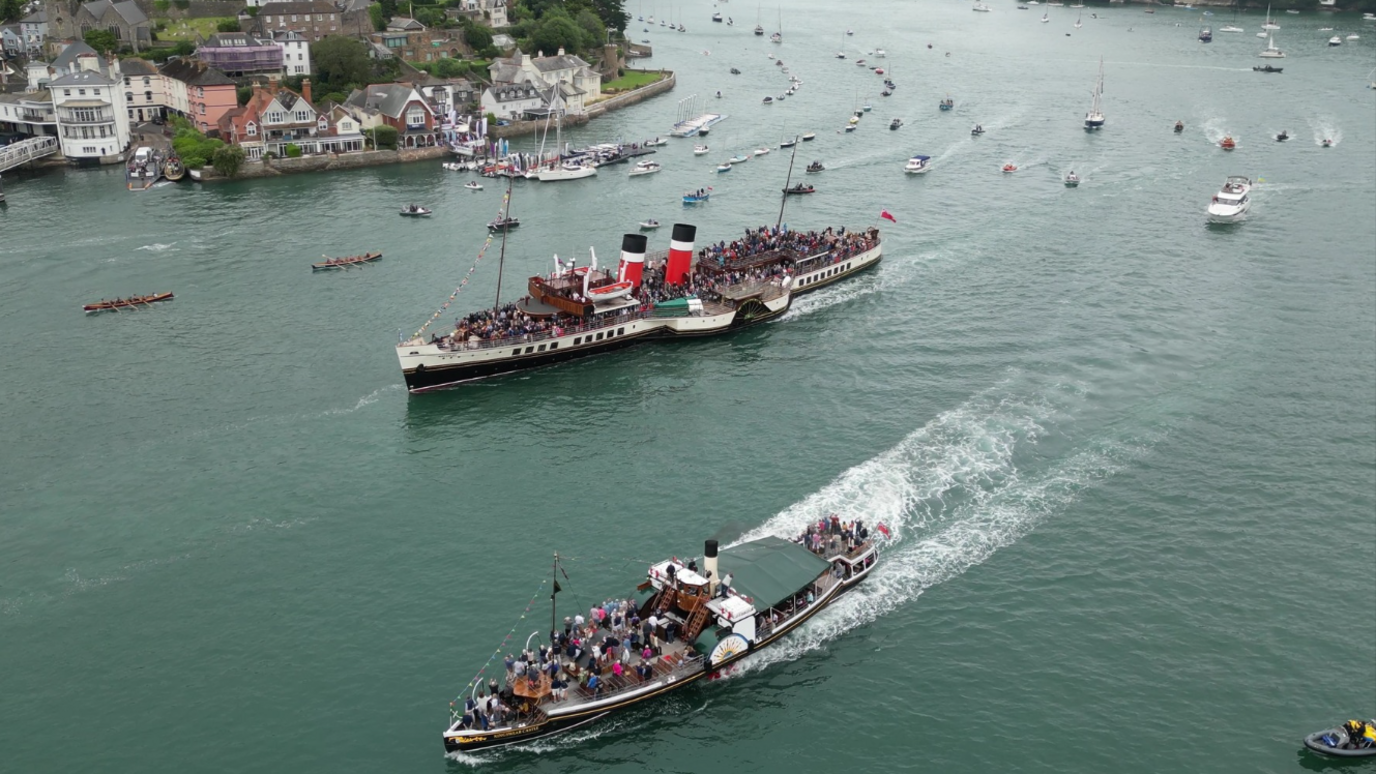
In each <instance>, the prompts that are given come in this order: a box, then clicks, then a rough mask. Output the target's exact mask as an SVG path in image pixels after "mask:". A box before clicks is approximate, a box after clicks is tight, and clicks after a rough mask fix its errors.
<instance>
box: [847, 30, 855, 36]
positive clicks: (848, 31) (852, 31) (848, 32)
mask: <svg viewBox="0 0 1376 774" xmlns="http://www.w3.org/2000/svg"><path fill="white" fill-rule="evenodd" d="M846 34H847V35H854V34H855V30H846Z"/></svg>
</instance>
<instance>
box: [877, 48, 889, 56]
mask: <svg viewBox="0 0 1376 774" xmlns="http://www.w3.org/2000/svg"><path fill="white" fill-rule="evenodd" d="M886 56H888V54H886V53H884V49H882V48H876V49H875V50H874V58H875V59H883V58H884V57H886Z"/></svg>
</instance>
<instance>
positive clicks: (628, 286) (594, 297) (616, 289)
mask: <svg viewBox="0 0 1376 774" xmlns="http://www.w3.org/2000/svg"><path fill="white" fill-rule="evenodd" d="M634 289H635V283H634V282H631V281H630V280H622V281H620V282H613V283H612V284H610V285H603V286H602V287H598V288H588V300H589V301H592V302H593V303H594V304H596V303H599V302H604V301H614V300H616V299H618V298H622V297H623V296H628V295H630V294H631V291H632V290H634Z"/></svg>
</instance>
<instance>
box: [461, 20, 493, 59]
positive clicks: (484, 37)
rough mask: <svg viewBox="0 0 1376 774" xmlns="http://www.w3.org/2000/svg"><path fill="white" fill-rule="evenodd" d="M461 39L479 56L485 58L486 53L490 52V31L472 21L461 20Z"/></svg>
mask: <svg viewBox="0 0 1376 774" xmlns="http://www.w3.org/2000/svg"><path fill="white" fill-rule="evenodd" d="M463 39H464V41H465V42H466V43H468V46H469V48H472V49H473V52H474V53H476V54H478V55H480V56H487V55H488V54H487V53H486V52H488V51H491V50H492V30H490V29H488V28H486V27H484V26H483V25H481V24H479V23H477V22H475V21H473V20H472V19H464V20H463Z"/></svg>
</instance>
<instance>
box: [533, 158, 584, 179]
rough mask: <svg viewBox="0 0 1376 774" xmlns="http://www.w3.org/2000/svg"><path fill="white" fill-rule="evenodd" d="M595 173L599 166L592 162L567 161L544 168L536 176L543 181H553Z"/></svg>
mask: <svg viewBox="0 0 1376 774" xmlns="http://www.w3.org/2000/svg"><path fill="white" fill-rule="evenodd" d="M595 174H597V167H594V166H593V165H591V164H579V163H575V162H572V161H567V162H564V163H563V164H561V165H559V166H558V167H555V168H553V169H542V170H540V171H539V172H537V173H536V174H535V177H536V178H538V179H539V180H540V182H542V183H551V182H554V181H557V180H580V179H582V178H585V177H592V176H593V175H595Z"/></svg>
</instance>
